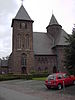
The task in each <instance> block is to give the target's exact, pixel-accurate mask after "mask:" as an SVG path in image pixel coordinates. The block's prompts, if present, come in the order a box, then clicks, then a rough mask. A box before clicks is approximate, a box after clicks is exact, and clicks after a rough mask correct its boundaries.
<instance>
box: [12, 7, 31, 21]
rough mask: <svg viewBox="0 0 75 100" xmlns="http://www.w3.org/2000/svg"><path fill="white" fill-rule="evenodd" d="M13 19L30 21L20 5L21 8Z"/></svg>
mask: <svg viewBox="0 0 75 100" xmlns="http://www.w3.org/2000/svg"><path fill="white" fill-rule="evenodd" d="M14 19H19V20H28V21H32V20H31V18H30V16H29V15H28V13H27V11H26V10H25V8H24V6H23V5H21V7H20V9H19V11H18V13H17V15H16V16H15V18H14Z"/></svg>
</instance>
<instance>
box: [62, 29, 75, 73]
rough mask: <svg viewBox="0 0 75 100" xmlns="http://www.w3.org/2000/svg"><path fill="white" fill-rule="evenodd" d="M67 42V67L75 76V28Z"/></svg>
mask: <svg viewBox="0 0 75 100" xmlns="http://www.w3.org/2000/svg"><path fill="white" fill-rule="evenodd" d="M66 40H67V41H66V42H68V47H66V48H65V61H64V62H65V66H66V68H67V69H68V71H69V72H70V73H72V74H75V28H73V31H72V34H71V35H68V37H67V38H66Z"/></svg>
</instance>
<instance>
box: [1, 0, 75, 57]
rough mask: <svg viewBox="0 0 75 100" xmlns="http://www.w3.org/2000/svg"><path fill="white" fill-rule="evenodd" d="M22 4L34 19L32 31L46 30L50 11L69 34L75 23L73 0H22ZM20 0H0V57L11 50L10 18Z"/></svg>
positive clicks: (18, 5) (15, 11) (14, 14)
mask: <svg viewBox="0 0 75 100" xmlns="http://www.w3.org/2000/svg"><path fill="white" fill-rule="evenodd" d="M23 5H24V7H25V9H26V10H27V12H28V14H29V15H30V17H31V19H32V20H34V23H33V31H38V32H46V27H47V26H48V24H49V22H50V19H51V16H52V12H53V14H54V15H55V17H56V19H57V21H58V23H59V24H60V25H62V28H63V29H64V30H65V31H66V32H67V33H69V34H71V32H72V28H73V26H74V24H75V0H24V2H23ZM20 6H21V0H0V57H6V56H8V55H10V53H11V51H12V29H11V22H12V18H14V17H15V16H16V13H17V11H18V10H19V8H20Z"/></svg>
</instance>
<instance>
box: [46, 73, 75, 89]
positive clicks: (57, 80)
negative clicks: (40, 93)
mask: <svg viewBox="0 0 75 100" xmlns="http://www.w3.org/2000/svg"><path fill="white" fill-rule="evenodd" d="M71 84H74V85H75V76H69V75H68V74H67V73H54V74H52V75H49V76H48V77H47V79H46V80H45V85H46V87H47V88H48V89H49V88H58V89H59V90H60V89H62V87H63V86H67V85H71Z"/></svg>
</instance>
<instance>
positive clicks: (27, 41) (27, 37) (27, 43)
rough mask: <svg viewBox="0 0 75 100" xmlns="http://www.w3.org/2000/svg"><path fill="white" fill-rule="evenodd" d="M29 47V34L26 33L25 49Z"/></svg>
mask: <svg viewBox="0 0 75 100" xmlns="http://www.w3.org/2000/svg"><path fill="white" fill-rule="evenodd" d="M28 48H29V35H28V34H27V35H26V49H28Z"/></svg>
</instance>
